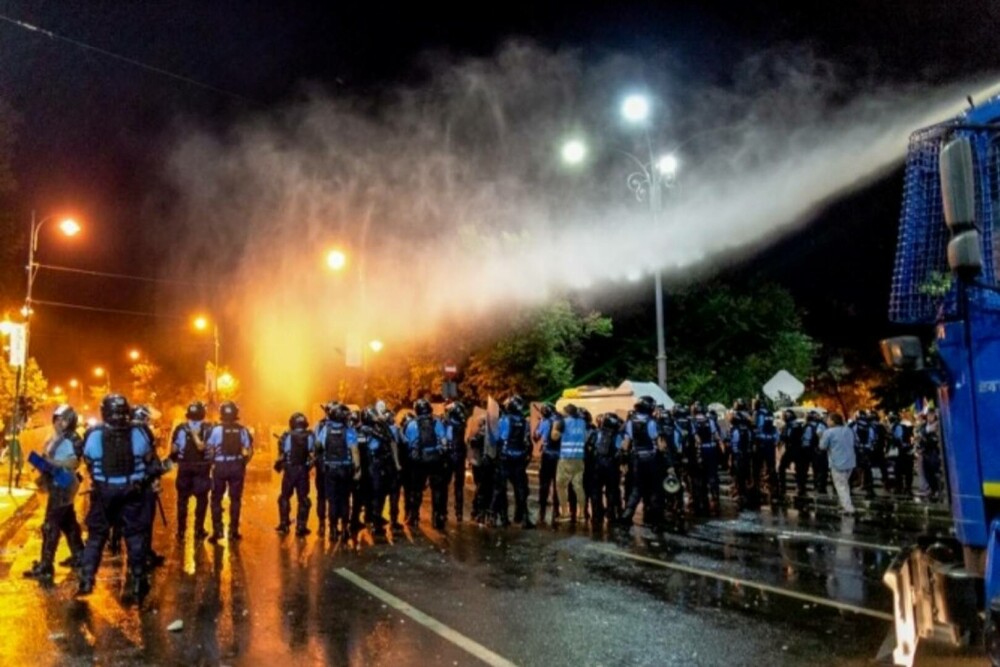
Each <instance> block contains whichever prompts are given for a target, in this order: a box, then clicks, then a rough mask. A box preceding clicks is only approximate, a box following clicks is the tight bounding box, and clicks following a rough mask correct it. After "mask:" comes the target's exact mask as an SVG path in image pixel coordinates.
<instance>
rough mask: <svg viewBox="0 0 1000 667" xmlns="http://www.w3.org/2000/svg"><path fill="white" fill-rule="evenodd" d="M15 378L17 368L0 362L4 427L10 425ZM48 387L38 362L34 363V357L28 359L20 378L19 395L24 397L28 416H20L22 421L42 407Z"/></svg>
mask: <svg viewBox="0 0 1000 667" xmlns="http://www.w3.org/2000/svg"><path fill="white" fill-rule="evenodd" d="M17 376H18V373H17V368H15V367H14V366H11V365H10V364H8V363H7V362H6V361H0V415H3V423H4V425H7V424H10V420H11V417H12V416H13V412H14V395H15V383H16V381H17ZM48 386H49V383H48V380H46V379H45V376H44V375H42V371H41V369H40V368H39V367H38V362H37V361H35V359H34V357H32V358H30V359H28V365H27V371H26V373H25V374H24V375H22V377H21V395H22V396H24V397H25V404H26V405H27V406H28V408H29V414H26V415H25V414H22V415H21V418H22V419H27V418H28V417H30V416H31V413H32V412H34V410H35V409H36V408H38V407H39V406H41V405H42V403H43V402H44V395H45V391H46V389H48ZM22 407H23V406H22Z"/></svg>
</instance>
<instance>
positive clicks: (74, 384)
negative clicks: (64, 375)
mask: <svg viewBox="0 0 1000 667" xmlns="http://www.w3.org/2000/svg"><path fill="white" fill-rule="evenodd" d="M69 386H70V387H71V388H73V389H76V388H77V387H79V386H80V381H79V380H77V379H76V378H73V379H72V380H70V381H69Z"/></svg>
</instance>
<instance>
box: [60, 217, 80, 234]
mask: <svg viewBox="0 0 1000 667" xmlns="http://www.w3.org/2000/svg"><path fill="white" fill-rule="evenodd" d="M81 229H82V227H80V223H78V222H77V221H76V220H74V219H73V218H66V219H65V220H63V221H62V222H60V223H59V230H60V231H61V232H62V233H63V234H65V235H66V236H76V235H77V234H79V233H80V230H81Z"/></svg>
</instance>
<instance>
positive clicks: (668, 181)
mask: <svg viewBox="0 0 1000 667" xmlns="http://www.w3.org/2000/svg"><path fill="white" fill-rule="evenodd" d="M621 113H622V116H623V117H624V118H625V120H626V121H628V122H629V123H633V124H636V125H642V127H643V133H644V134H645V139H646V146H647V148H648V151H649V155H648V159H647V160H642V159H639V158H637V157H636V156H635V155H633V154H631V153H628V152H626V151H621V152H622V153H624V154H625V155H626V156H627V157H628V158H629V159H631V160H632V161H633V162H634V163H635V165H636V167H637V169H636V171H634V172H632V173H631V174H629V176H628V178H627V179H626V181H625V182H626V184H627V185H628V188H629V190H631V191H632V193H633V194H634V195H635V197H636V199H638V200H639V201H647V200H648V201H649V213H650V216H651V218H652V220H653V224H656V223H657V222H658V221H659V214H660V209H661V204H662V198H663V188H664V187H667V188H669V187H672V186H673V185H674V182H675V179H676V177H677V169H678V168H679V166H680V163H679V161H678V159H677V156H676V155H674V154H673V153H667V154H664V155H660V156H659V157H657V156H656V155H655V154H654V152H653V143H652V141H651V140H650V137H649V128H648V127H647V126H646V121H647V120H648V119H649V115H650V102H649V99H648V98H647V97H646V96H645V95H639V94H632V95H628V96H627V97H626V98H625V99H624V100H623V101H622V107H621ZM585 156H586V146H585V145H584V144H583V142H581V141H580V140H578V139H573V140H571V141H568V142H566V143H565V144H564V145H563V148H562V157H563V161H564V162H565V163H567V164H578V163H579V162H581V161H582V160H583V159H584V157H585ZM627 277H628V279H629V280H630V281H634V280H638V278H639V276H638V274H636V273H635V272H630V273H629V274H628V276H627ZM653 277H654V280H655V284H656V379H657V384H659V385H660V388H661V389H663V390H664V391H666V390H667V343H666V326H665V324H664V309H663V278H662V275H661V272H660V269H659V268H656V269H655V270H654V272H653Z"/></svg>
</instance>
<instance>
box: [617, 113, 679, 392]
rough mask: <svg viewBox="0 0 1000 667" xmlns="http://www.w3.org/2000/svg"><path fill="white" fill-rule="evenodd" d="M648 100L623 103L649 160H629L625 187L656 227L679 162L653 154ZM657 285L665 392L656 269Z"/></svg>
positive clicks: (663, 372)
mask: <svg viewBox="0 0 1000 667" xmlns="http://www.w3.org/2000/svg"><path fill="white" fill-rule="evenodd" d="M649 107H650V104H649V100H648V99H647V98H646V97H645V96H643V95H629V96H628V97H626V98H625V101H624V102H623V103H622V116H624V117H625V120H627V121H628V122H630V123H635V124H642V125H643V133H644V134H645V136H646V147H647V148H648V149H649V161H648V162H643V161H642V160H639V159H638V158H636V157H635V156H633V155H630V157H631V158H632V159H633V161H634V162H635V163H636V164H637V165H638V167H639V169H638V171H635V172H633V173H632V174H630V175H629V177H628V179H627V180H626V182H627V184H628V187H629V189H630V190H632V193H633V194H634V195H635V196H636V199H638V200H639V201H643V200H644V199H648V200H649V213H650V216H651V217H652V220H653V224H654V225H655V224H656V223H657V222H658V221H659V220H658V218H659V215H660V208H661V205H662V193H663V187H664V186H665V187H671V186H673V184H674V179H675V178H676V176H677V167H678V161H677V157H676V156H675V155H673V154H667V155H663V156H660V157H659V158H656V157H654V155H653V142H652V141H651V140H650V138H649V128H648V127H647V126H646V125H645V121H646V119H647V118H648V117H649ZM653 277H654V280H655V283H656V381H657V384H659V385H660V388H661V389H663V391H666V390H667V342H666V326H665V324H664V312H663V311H664V308H663V277H662V274H661V271H660V268H659V267H656V269H655V270H654V272H653Z"/></svg>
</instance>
